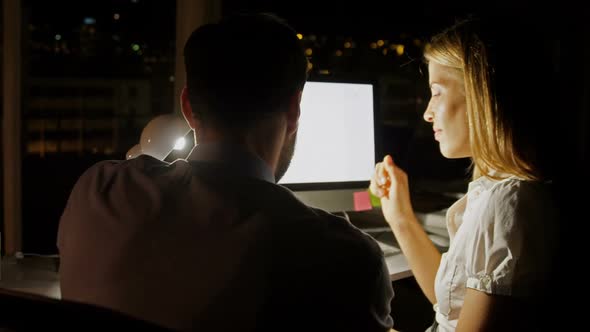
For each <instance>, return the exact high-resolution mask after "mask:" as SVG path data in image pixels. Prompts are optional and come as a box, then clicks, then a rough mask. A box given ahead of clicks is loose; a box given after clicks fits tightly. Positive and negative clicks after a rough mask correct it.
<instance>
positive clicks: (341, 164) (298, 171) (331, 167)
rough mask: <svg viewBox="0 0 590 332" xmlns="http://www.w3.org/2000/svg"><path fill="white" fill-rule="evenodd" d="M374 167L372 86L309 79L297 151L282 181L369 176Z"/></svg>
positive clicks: (305, 90) (353, 178)
mask: <svg viewBox="0 0 590 332" xmlns="http://www.w3.org/2000/svg"><path fill="white" fill-rule="evenodd" d="M374 168H375V132H374V121H373V86H372V85H371V84H350V83H324V82H307V83H306V84H305V88H304V90H303V96H302V100H301V116H300V120H299V132H298V134H297V145H296V147H295V155H294V156H293V160H292V162H291V166H290V167H289V170H288V171H287V173H286V174H285V175H284V176H283V178H282V179H281V181H280V182H279V183H282V184H288V183H314V182H323V183H325V182H350V181H368V180H369V179H370V177H371V174H372V172H373V169H374Z"/></svg>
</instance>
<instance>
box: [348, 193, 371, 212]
mask: <svg viewBox="0 0 590 332" xmlns="http://www.w3.org/2000/svg"><path fill="white" fill-rule="evenodd" d="M353 198H354V210H355V211H367V210H371V209H372V208H373V206H372V205H371V198H370V197H369V192H368V191H357V192H355V193H353Z"/></svg>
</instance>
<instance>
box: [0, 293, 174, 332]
mask: <svg viewBox="0 0 590 332" xmlns="http://www.w3.org/2000/svg"><path fill="white" fill-rule="evenodd" d="M70 328H72V329H74V330H78V331H111V330H112V331H114V330H119V329H123V330H124V331H132V330H139V331H170V330H169V329H165V328H163V327H160V326H157V325H155V324H152V323H149V322H146V321H143V320H140V319H136V318H133V317H130V316H128V315H125V314H122V313H119V312H116V311H113V310H110V309H106V308H101V307H97V306H94V305H89V304H83V303H78V302H73V301H66V300H56V299H52V298H48V297H44V296H39V295H33V294H28V293H22V292H15V291H11V290H6V289H0V331H33V330H41V329H46V330H48V331H55V330H58V329H59V330H61V329H67V330H69V329H70Z"/></svg>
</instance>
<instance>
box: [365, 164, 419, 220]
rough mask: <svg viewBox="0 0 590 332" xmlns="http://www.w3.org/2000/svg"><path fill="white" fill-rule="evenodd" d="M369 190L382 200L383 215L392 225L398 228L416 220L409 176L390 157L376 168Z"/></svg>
mask: <svg viewBox="0 0 590 332" xmlns="http://www.w3.org/2000/svg"><path fill="white" fill-rule="evenodd" d="M369 189H370V190H371V192H372V193H373V195H375V196H376V197H379V198H380V199H381V209H382V211H383V215H384V216H385V220H387V222H388V223H389V224H390V225H392V226H396V225H399V224H401V223H403V222H405V221H406V220H409V219H411V218H414V210H413V209H412V203H411V201H410V189H409V186H408V175H407V174H406V172H404V171H403V170H402V169H401V168H399V167H397V166H396V165H395V164H394V163H393V159H392V158H391V156H390V155H387V156H385V158H383V161H382V162H380V163H377V165H376V166H375V172H374V173H373V177H372V178H371V185H370V187H369Z"/></svg>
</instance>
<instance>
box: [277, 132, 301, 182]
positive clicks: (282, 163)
mask: <svg viewBox="0 0 590 332" xmlns="http://www.w3.org/2000/svg"><path fill="white" fill-rule="evenodd" d="M296 141H297V132H295V133H294V134H293V136H291V137H290V138H287V139H286V141H285V144H284V145H283V147H282V148H281V154H280V155H279V163H278V164H277V170H276V171H275V179H276V182H279V181H280V180H281V178H282V177H283V175H285V173H287V170H288V169H289V165H291V160H292V159H293V154H294V153H295V142H296Z"/></svg>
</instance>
